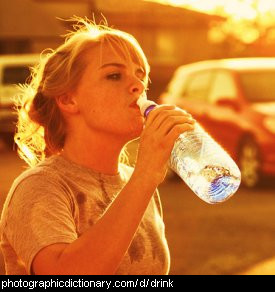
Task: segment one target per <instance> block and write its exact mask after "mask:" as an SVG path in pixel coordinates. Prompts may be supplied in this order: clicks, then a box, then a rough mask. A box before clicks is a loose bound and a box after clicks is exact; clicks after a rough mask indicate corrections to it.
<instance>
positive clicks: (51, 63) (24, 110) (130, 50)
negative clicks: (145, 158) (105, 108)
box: [15, 17, 149, 166]
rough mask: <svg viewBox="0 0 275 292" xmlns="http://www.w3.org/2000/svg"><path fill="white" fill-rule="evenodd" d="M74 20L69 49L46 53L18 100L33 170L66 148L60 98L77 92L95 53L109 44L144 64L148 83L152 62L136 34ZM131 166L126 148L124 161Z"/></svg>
mask: <svg viewBox="0 0 275 292" xmlns="http://www.w3.org/2000/svg"><path fill="white" fill-rule="evenodd" d="M69 21H74V23H76V24H75V25H74V26H73V28H74V30H73V31H72V32H70V33H69V34H67V35H66V39H65V42H64V44H62V45H61V46H59V47H58V48H57V49H56V50H49V51H48V52H47V53H46V52H44V53H42V54H41V58H40V59H41V60H40V63H39V64H38V65H37V66H36V67H34V68H32V75H31V78H30V80H29V82H28V83H26V84H25V85H22V86H21V90H22V94H21V95H19V96H18V98H17V100H16V105H17V109H18V124H17V133H16V135H15V142H16V144H17V145H18V153H19V156H20V157H21V158H23V159H24V160H25V161H26V162H27V163H28V164H29V165H30V166H34V165H36V164H37V163H38V162H40V161H42V160H44V159H45V158H46V157H49V156H51V155H53V154H58V153H60V152H61V150H62V149H63V146H64V143H65V140H66V124H65V120H64V118H63V116H62V114H61V112H60V110H59V108H58V106H57V103H56V98H57V97H59V96H62V95H64V94H66V93H68V92H69V91H71V90H74V89H76V87H77V84H78V83H79V81H80V79H81V77H82V75H83V72H84V70H85V68H86V66H87V65H88V61H87V58H85V55H86V53H87V52H88V51H89V50H90V49H92V48H94V47H96V46H102V45H103V44H104V45H109V46H110V47H111V48H112V49H113V50H115V52H116V53H118V54H120V55H122V56H123V57H124V58H126V60H132V61H134V62H135V63H137V64H139V65H140V66H141V67H142V68H143V70H144V72H145V73H146V80H145V82H146V83H147V82H148V74H149V65H148V62H147V59H146V57H145V55H144V53H143V51H142V49H141V47H140V45H139V44H138V42H137V41H136V39H135V38H134V37H133V36H132V35H130V34H128V33H125V32H122V31H120V30H117V29H113V28H110V27H108V26H107V25H97V24H95V23H94V22H92V21H90V20H88V19H82V18H79V17H74V18H72V19H70V20H69ZM95 58H101V56H95ZM127 161H128V158H127V154H126V151H125V149H123V151H122V152H121V155H120V162H121V163H127Z"/></svg>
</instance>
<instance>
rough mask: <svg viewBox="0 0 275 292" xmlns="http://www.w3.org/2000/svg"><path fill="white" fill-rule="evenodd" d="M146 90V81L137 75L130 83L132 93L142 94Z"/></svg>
mask: <svg viewBox="0 0 275 292" xmlns="http://www.w3.org/2000/svg"><path fill="white" fill-rule="evenodd" d="M144 90H145V85H144V82H143V81H142V80H140V79H139V78H137V77H136V78H134V79H133V81H132V83H131V85H130V91H131V93H138V94H141V93H142V92H143V91H144Z"/></svg>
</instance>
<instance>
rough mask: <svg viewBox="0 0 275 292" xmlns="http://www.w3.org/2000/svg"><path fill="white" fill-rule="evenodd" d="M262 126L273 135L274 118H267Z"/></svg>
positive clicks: (274, 130)
mask: <svg viewBox="0 0 275 292" xmlns="http://www.w3.org/2000/svg"><path fill="white" fill-rule="evenodd" d="M264 126H265V127H266V129H267V130H268V131H270V132H271V133H273V134H275V117H267V118H265V119H264Z"/></svg>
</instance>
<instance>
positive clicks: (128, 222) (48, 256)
mask: <svg viewBox="0 0 275 292" xmlns="http://www.w3.org/2000/svg"><path fill="white" fill-rule="evenodd" d="M192 124H193V121H192V120H191V119H190V117H189V115H186V114H185V113H184V112H183V111H180V110H175V107H174V106H162V107H160V108H157V109H155V110H154V111H152V112H151V113H150V115H149V118H148V120H147V122H146V125H145V128H144V131H143V133H142V135H141V140H140V148H139V152H138V158H137V163H136V167H135V170H134V172H133V174H132V177H131V178H130V180H129V182H128V183H127V184H126V185H125V187H124V188H123V189H122V190H121V192H120V193H119V194H118V196H117V198H116V199H115V200H114V201H113V203H112V204H111V205H110V207H109V208H108V209H107V210H106V212H105V214H104V215H103V216H102V217H101V219H100V220H98V221H97V223H96V224H94V225H93V226H91V227H90V229H88V230H87V231H86V232H85V233H83V234H82V235H81V236H80V237H79V238H78V239H77V240H75V241H74V242H73V243H70V244H53V245H50V246H48V247H45V248H44V249H42V250H41V251H40V252H39V253H38V254H37V255H36V257H35V258H34V261H33V265H32V270H33V272H34V273H35V274H56V275H57V274H82V275H84V274H105V275H106V274H114V273H115V271H116V270H117V268H118V266H119V264H120V262H121V260H122V258H123V256H124V255H125V253H126V252H127V249H128V247H129V245H130V243H131V241H132V239H133V237H134V235H135V232H136V230H137V228H138V226H139V223H140V221H141V220H142V217H143V215H144V212H145V210H146V208H147V206H148V203H149V201H150V199H151V196H152V195H153V193H154V191H155V189H156V187H157V186H158V185H159V184H160V183H161V182H162V181H163V179H164V177H165V174H166V171H167V161H168V159H169V156H170V153H171V150H172V147H173V145H174V142H175V140H176V138H177V137H178V136H179V134H180V133H182V132H184V131H186V130H190V129H192V128H193V126H192Z"/></svg>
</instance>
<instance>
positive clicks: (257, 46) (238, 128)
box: [0, 0, 275, 275]
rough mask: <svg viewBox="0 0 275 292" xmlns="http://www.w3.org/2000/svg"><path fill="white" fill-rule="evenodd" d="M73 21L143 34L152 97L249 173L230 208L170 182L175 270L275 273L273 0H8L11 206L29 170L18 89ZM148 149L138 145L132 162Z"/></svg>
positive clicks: (0, 136) (4, 25) (1, 163)
mask: <svg viewBox="0 0 275 292" xmlns="http://www.w3.org/2000/svg"><path fill="white" fill-rule="evenodd" d="M73 15H77V16H82V17H88V18H90V19H95V21H96V22H97V23H99V22H100V21H103V20H104V19H106V20H107V22H108V24H109V26H113V27H115V28H118V29H122V30H124V31H127V32H129V33H131V34H133V35H134V36H135V37H136V38H137V40H138V41H139V43H140V44H141V46H142V48H143V49H144V52H145V54H146V55H147V57H148V60H149V63H150V65H151V74H150V79H151V84H150V88H149V93H148V97H149V98H150V99H153V100H155V101H157V102H159V103H162V102H169V103H175V104H177V105H178V106H180V107H183V108H186V109H188V111H189V112H190V113H192V114H193V115H194V116H195V118H196V119H197V120H198V121H199V122H201V123H202V124H203V126H204V127H205V128H206V129H207V131H208V132H210V133H211V135H212V136H213V137H214V138H215V139H216V140H218V142H219V143H220V144H222V145H223V147H224V148H225V149H226V150H227V151H228V152H229V153H230V154H231V155H232V157H233V158H234V159H235V160H236V162H237V163H238V165H239V167H240V168H241V171H242V175H243V184H242V186H241V188H240V189H239V191H238V192H237V193H236V194H235V196H234V197H232V198H231V199H230V200H229V201H227V202H225V203H223V204H221V205H214V206H213V205H207V204H206V203H204V202H202V201H201V200H200V199H198V198H197V197H196V196H195V194H193V193H192V191H190V190H189V188H188V187H187V186H186V185H185V184H184V183H183V182H182V181H181V180H180V179H179V178H178V177H176V176H175V175H173V174H172V173H169V174H168V176H167V179H166V180H165V181H164V183H163V184H162V185H161V186H160V193H161V198H162V202H163V209H164V218H165V222H166V232H167V238H168V243H169V246H170V251H171V271H170V272H171V274H186V275H187V274H207V275H210V274H218V275H221V274H275V235H274V234H275V220H274V217H275V183H274V177H275V82H274V80H275V2H274V1H273V0H209V1H208V0H204V1H198V0H197V1H196V0H170V1H168V0H166V1H165V0H162V1H161V0H158V1H157V0H155V1H153V0H152V1H143V0H123V1H121V0H78V1H77V0H1V1H0V207H1V209H2V205H3V202H4V200H5V197H6V195H7V192H8V190H9V188H10V186H11V184H12V182H13V180H14V178H15V177H16V176H18V175H19V174H20V173H21V172H22V171H23V170H24V169H25V168H26V165H25V164H24V162H23V161H21V160H20V159H19V158H18V156H17V154H16V150H15V147H14V145H13V134H14V131H15V121H16V117H15V115H14V114H13V111H12V107H13V105H12V96H13V95H14V94H16V92H17V89H16V87H15V84H18V83H24V81H25V80H26V78H27V76H28V74H29V70H28V67H29V66H32V65H34V64H35V63H36V62H37V60H38V57H39V55H38V54H39V53H40V52H41V51H42V50H44V49H46V48H53V49H54V48H56V47H57V46H58V45H60V44H61V43H62V42H63V38H61V37H60V35H64V34H66V33H67V32H68V31H69V30H71V29H72V27H71V25H72V23H71V22H66V21H62V20H61V19H68V18H70V17H71V16H73ZM232 58H234V60H231V61H230V62H229V60H227V59H232ZM236 58H238V60H236ZM255 58H257V60H255ZM224 59H226V60H224ZM244 59H245V60H244ZM210 60H212V61H210ZM213 60H214V61H213ZM197 62H200V63H198V64H197ZM194 63H195V64H194ZM221 133H222V135H221ZM137 147H138V141H135V142H134V143H131V144H130V145H129V147H128V148H129V149H128V151H129V154H130V161H131V163H134V160H135V155H136V150H137ZM0 273H1V274H4V273H5V270H4V264H3V260H2V258H1V257H0Z"/></svg>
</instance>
